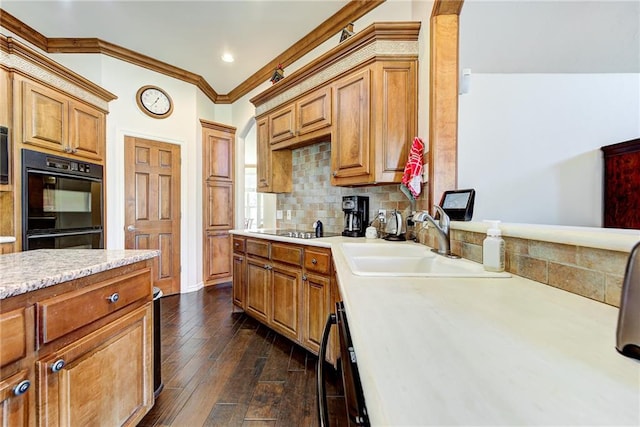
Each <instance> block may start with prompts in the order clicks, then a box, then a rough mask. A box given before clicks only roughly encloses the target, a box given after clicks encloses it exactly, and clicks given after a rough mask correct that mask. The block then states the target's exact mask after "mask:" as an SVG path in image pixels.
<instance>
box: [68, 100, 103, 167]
mask: <svg viewBox="0 0 640 427" xmlns="http://www.w3.org/2000/svg"><path fill="white" fill-rule="evenodd" d="M104 123H105V117H104V113H103V112H101V111H99V110H96V109H95V108H92V107H89V106H87V105H84V104H81V103H79V102H74V101H71V103H70V109H69V148H70V150H71V152H72V153H73V154H75V155H76V156H80V157H84V158H87V159H92V160H97V161H102V160H103V159H104V144H105V138H106V137H105V130H104Z"/></svg>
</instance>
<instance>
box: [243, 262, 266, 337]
mask: <svg viewBox="0 0 640 427" xmlns="http://www.w3.org/2000/svg"><path fill="white" fill-rule="evenodd" d="M268 267H269V264H268V263H267V261H265V260H261V259H257V258H252V257H250V256H247V286H246V292H247V293H246V299H247V302H246V307H245V311H246V312H247V314H250V315H251V316H252V317H255V318H256V319H258V320H260V321H261V322H263V323H265V324H268V323H269V318H270V316H271V310H270V304H269V302H270V299H269V287H270V286H269V285H270V271H269V268H268Z"/></svg>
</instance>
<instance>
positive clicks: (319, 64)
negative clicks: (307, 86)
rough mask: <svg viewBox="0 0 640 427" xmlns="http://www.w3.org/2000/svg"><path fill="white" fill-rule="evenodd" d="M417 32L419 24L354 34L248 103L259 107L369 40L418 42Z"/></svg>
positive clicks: (378, 27)
mask: <svg viewBox="0 0 640 427" xmlns="http://www.w3.org/2000/svg"><path fill="white" fill-rule="evenodd" d="M419 33H420V22H378V23H374V24H371V25H370V26H368V27H367V28H365V29H363V30H362V31H361V32H359V33H356V34H354V35H353V36H351V37H350V38H348V39H347V40H345V41H344V42H342V43H341V44H339V45H338V46H336V47H334V48H333V49H331V50H330V51H328V52H326V53H325V54H323V55H322V56H320V57H318V58H317V59H315V60H314V61H313V62H310V63H309V64H307V65H305V66H304V67H302V68H300V69H298V70H296V71H295V72H294V73H292V74H291V75H289V76H286V77H285V78H284V79H282V80H280V81H279V82H278V83H277V84H275V85H273V86H271V87H270V88H268V89H266V90H265V91H263V92H261V93H260V94H258V95H256V96H254V97H253V98H251V99H250V101H251V102H252V103H253V104H254V105H255V106H258V105H261V104H263V103H264V102H266V101H267V100H269V99H271V98H273V97H275V96H276V95H279V94H281V93H283V92H285V91H286V90H288V89H290V88H291V87H293V86H295V85H297V84H299V83H300V82H302V81H304V80H305V79H307V78H308V77H309V76H311V75H313V74H316V73H318V72H319V71H321V70H323V69H325V68H328V67H329V66H330V65H332V64H334V63H336V62H337V61H339V60H340V59H342V58H344V57H346V56H348V55H350V54H351V53H353V52H354V51H356V50H358V49H360V48H362V47H363V46H365V45H367V44H369V43H372V42H373V41H378V40H418V35H419ZM393 58H398V56H395V55H394V56H393Z"/></svg>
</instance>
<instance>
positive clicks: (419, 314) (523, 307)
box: [332, 239, 640, 426]
mask: <svg viewBox="0 0 640 427" xmlns="http://www.w3.org/2000/svg"><path fill="white" fill-rule="evenodd" d="M353 241H363V242H364V241H365V239H351V240H350V242H353ZM378 242H380V243H381V244H394V245H398V244H415V243H383V242H382V241H380V240H378ZM332 251H333V258H334V262H335V265H336V273H337V278H338V285H339V289H340V292H341V296H342V299H343V301H344V304H345V309H346V312H347V316H348V319H349V326H350V328H351V334H352V339H353V343H354V348H355V352H356V355H357V358H358V366H359V370H360V375H361V379H362V385H363V389H364V393H365V401H366V405H367V409H368V411H369V416H370V419H371V422H372V425H385V426H387V425H393V426H401V425H402V426H416V425H465V426H468V425H510V426H513V425H518V426H520V425H545V426H550V425H554V426H555V425H565V426H568V425H571V426H579V425H580V426H582V425H608V426H611V425H640V362H638V361H636V360H633V359H628V358H626V357H623V356H621V355H620V354H618V353H617V351H616V349H615V332H616V325H617V316H618V309H617V308H615V307H612V306H608V305H606V304H603V303H600V302H596V301H592V300H589V299H587V298H584V297H581V296H578V295H574V294H571V293H568V292H565V291H562V290H559V289H556V288H553V287H550V286H547V285H544V284H540V283H537V282H534V281H531V280H527V279H524V278H521V277H518V276H513V277H511V278H500V279H490V278H482V279H438V278H394V279H392V280H389V278H375V277H374V278H372V277H362V276H355V275H353V274H352V273H351V270H350V269H349V267H348V264H347V262H346V258H345V256H344V254H343V252H342V250H341V245H340V244H339V243H338V244H335V245H333V246H332Z"/></svg>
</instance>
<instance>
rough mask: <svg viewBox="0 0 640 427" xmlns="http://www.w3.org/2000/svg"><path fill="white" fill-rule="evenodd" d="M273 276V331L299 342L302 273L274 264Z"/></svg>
mask: <svg viewBox="0 0 640 427" xmlns="http://www.w3.org/2000/svg"><path fill="white" fill-rule="evenodd" d="M270 272H271V273H270V274H271V278H270V279H271V280H270V281H271V287H270V289H269V291H270V293H271V317H270V318H269V321H270V322H269V323H270V325H271V327H273V329H275V330H276V331H277V332H280V333H281V334H282V335H284V336H285V337H288V338H289V339H291V340H293V341H295V342H298V341H299V338H300V337H299V325H298V324H299V319H300V318H299V313H300V309H299V303H300V283H301V280H302V272H301V270H300V268H295V267H289V266H286V265H283V264H278V263H274V264H273V265H272V267H271V269H270Z"/></svg>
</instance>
